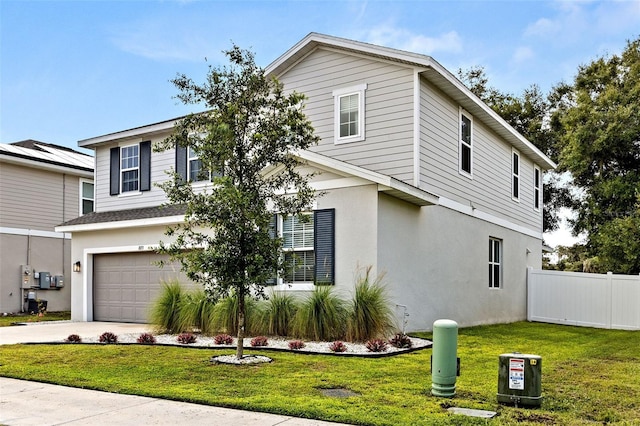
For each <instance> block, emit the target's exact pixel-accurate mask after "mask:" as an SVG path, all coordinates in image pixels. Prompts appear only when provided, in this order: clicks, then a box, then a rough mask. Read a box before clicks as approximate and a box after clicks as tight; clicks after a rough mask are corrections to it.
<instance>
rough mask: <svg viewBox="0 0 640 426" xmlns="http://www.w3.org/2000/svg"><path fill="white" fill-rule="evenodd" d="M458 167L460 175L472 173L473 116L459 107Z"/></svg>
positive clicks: (469, 175) (470, 174)
mask: <svg viewBox="0 0 640 426" xmlns="http://www.w3.org/2000/svg"><path fill="white" fill-rule="evenodd" d="M459 133H460V134H459V144H458V156H459V159H458V167H459V169H458V170H459V172H460V174H462V175H465V176H467V177H471V176H472V175H473V172H472V170H473V117H471V115H469V114H468V113H467V112H466V111H464V110H463V109H462V108H460V129H459Z"/></svg>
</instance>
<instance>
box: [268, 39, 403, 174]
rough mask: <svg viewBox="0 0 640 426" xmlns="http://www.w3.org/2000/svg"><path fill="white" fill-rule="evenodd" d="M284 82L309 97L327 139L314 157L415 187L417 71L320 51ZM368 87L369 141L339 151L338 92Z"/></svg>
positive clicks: (313, 117)
mask: <svg viewBox="0 0 640 426" xmlns="http://www.w3.org/2000/svg"><path fill="white" fill-rule="evenodd" d="M279 78H280V80H281V81H282V83H283V84H284V86H285V88H286V89H287V90H296V91H297V92H300V93H304V94H305V95H306V97H307V101H306V108H305V113H306V114H307V116H308V117H309V119H310V120H311V121H312V123H313V126H314V128H315V131H316V134H317V135H318V136H319V137H320V138H321V141H320V143H319V145H318V146H317V147H315V148H312V150H313V151H316V152H318V153H320V154H323V155H326V156H329V157H333V158H336V159H338V160H341V161H345V162H348V163H351V164H355V165H357V166H360V167H364V168H367V169H370V170H374V171H376V172H380V173H384V174H388V175H390V176H393V177H395V178H396V179H400V180H404V181H407V182H412V181H413V70H412V69H410V68H408V67H402V66H399V65H396V64H390V63H387V62H382V61H377V60H376V61H374V60H371V59H368V58H363V57H360V56H356V55H348V54H345V53H339V52H335V51H332V50H325V49H318V50H316V51H314V52H313V53H311V54H310V55H308V56H307V57H306V58H304V59H302V60H301V61H300V62H299V63H297V64H296V65H295V66H294V67H292V68H291V69H290V70H288V71H287V72H286V73H285V74H284V75H282V76H279ZM363 83H366V84H367V91H366V92H365V137H366V139H365V140H364V141H361V142H351V143H346V144H340V145H335V144H334V119H333V117H334V111H333V103H334V99H333V91H334V90H337V89H341V88H346V87H351V86H355V85H358V84H363Z"/></svg>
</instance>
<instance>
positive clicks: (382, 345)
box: [365, 339, 387, 352]
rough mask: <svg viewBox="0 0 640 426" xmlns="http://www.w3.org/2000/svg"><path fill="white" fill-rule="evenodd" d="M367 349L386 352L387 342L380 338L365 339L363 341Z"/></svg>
mask: <svg viewBox="0 0 640 426" xmlns="http://www.w3.org/2000/svg"><path fill="white" fill-rule="evenodd" d="M365 346H366V347H367V350H368V351H369V352H386V351H387V342H385V341H384V340H382V339H372V340H367V343H365Z"/></svg>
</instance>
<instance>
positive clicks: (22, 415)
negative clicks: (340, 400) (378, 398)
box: [0, 321, 339, 426]
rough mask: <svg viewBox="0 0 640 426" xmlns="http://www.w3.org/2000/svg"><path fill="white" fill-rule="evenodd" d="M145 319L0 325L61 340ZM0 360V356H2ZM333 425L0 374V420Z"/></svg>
mask: <svg viewBox="0 0 640 426" xmlns="http://www.w3.org/2000/svg"><path fill="white" fill-rule="evenodd" d="M150 330H151V327H150V326H149V325H146V324H126V323H114V322H72V321H51V322H40V323H29V324H28V325H19V326H11V327H0V344H2V345H10V344H17V343H47V342H60V341H63V340H64V339H66V338H67V337H68V336H69V335H70V334H77V335H79V336H80V337H82V338H83V339H87V338H91V337H96V336H99V335H100V334H102V333H104V332H105V331H110V332H112V333H115V334H116V335H120V334H125V333H134V334H138V333H143V332H145V331H150ZM0 362H1V361H0ZM62 424H65V425H105V424H108V425H114V426H116V425H132V426H133V425H135V426H139V425H150V424H153V425H159V426H175V425H178V424H182V425H197V424H212V425H223V426H245V425H247V426H253V425H255V426H258V425H260V426H275V425H279V426H332V425H333V426H335V425H338V424H339V423H329V422H323V421H319V420H309V419H301V418H297V417H290V416H284V415H277V414H268V413H258V412H252V411H243V410H234V409H230V408H221V407H211V406H208V405H199V404H191V403H186V402H177V401H167V400H162V399H157V398H147V397H142V396H135V395H121V394H116V393H109V392H100V391H94V390H87V389H79V388H71V387H66V386H58V385H51V384H46V383H38V382H28V381H24V380H15V379H10V378H6V377H0V425H9V426H18V425H20V426H27V425H34V426H35V425H38V426H42V425H62Z"/></svg>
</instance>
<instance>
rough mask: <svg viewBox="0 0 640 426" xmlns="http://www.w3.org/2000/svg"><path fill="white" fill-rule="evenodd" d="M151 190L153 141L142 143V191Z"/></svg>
mask: <svg viewBox="0 0 640 426" xmlns="http://www.w3.org/2000/svg"><path fill="white" fill-rule="evenodd" d="M150 190H151V141H145V142H140V191H150Z"/></svg>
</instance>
